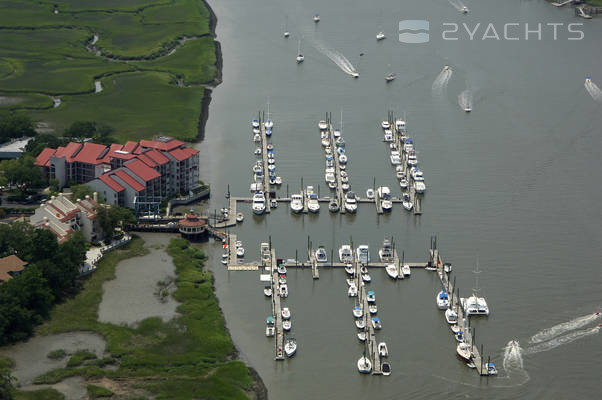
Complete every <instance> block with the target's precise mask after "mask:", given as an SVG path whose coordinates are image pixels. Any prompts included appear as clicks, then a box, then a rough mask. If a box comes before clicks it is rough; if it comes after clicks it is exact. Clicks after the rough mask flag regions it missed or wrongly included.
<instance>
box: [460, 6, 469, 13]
mask: <svg viewBox="0 0 602 400" xmlns="http://www.w3.org/2000/svg"><path fill="white" fill-rule="evenodd" d="M460 12H461V13H462V14H468V13H469V12H470V10H469V9H468V7H466V6H464V7H462V8H461V9H460Z"/></svg>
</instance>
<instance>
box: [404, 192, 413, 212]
mask: <svg viewBox="0 0 602 400" xmlns="http://www.w3.org/2000/svg"><path fill="white" fill-rule="evenodd" d="M401 205H402V206H403V208H405V209H406V210H408V211H410V210H412V208H414V203H412V201H411V200H410V195H409V193H407V192H404V193H403V200H402V202H401Z"/></svg>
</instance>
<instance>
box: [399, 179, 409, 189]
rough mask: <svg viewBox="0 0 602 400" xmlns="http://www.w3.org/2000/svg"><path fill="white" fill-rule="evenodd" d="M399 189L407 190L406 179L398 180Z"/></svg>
mask: <svg viewBox="0 0 602 400" xmlns="http://www.w3.org/2000/svg"><path fill="white" fill-rule="evenodd" d="M399 187H400V188H402V189H407V188H408V179H407V178H405V177H404V178H401V179H400V180H399Z"/></svg>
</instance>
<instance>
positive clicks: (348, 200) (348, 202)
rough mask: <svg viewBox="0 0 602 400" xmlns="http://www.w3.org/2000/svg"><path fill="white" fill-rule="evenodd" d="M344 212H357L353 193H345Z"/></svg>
mask: <svg viewBox="0 0 602 400" xmlns="http://www.w3.org/2000/svg"><path fill="white" fill-rule="evenodd" d="M345 210H346V211H347V212H348V213H351V214H353V213H355V212H356V211H357V200H356V198H355V193H353V192H347V194H346V195H345Z"/></svg>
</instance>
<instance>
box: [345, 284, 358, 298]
mask: <svg viewBox="0 0 602 400" xmlns="http://www.w3.org/2000/svg"><path fill="white" fill-rule="evenodd" d="M347 296H349V297H357V286H355V284H353V285H351V286H349V289H348V290H347Z"/></svg>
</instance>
